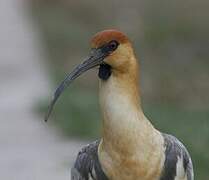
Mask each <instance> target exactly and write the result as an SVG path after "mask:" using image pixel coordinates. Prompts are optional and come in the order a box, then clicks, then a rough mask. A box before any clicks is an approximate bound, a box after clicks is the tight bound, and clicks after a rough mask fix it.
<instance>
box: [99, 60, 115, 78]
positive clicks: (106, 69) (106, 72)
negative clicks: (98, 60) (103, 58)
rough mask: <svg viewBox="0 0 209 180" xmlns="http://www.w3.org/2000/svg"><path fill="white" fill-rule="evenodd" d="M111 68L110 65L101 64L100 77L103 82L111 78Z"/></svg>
mask: <svg viewBox="0 0 209 180" xmlns="http://www.w3.org/2000/svg"><path fill="white" fill-rule="evenodd" d="M111 73H112V72H111V66H110V65H108V64H101V65H100V67H99V73H98V76H99V78H100V79H102V80H107V79H108V78H109V77H110V76H111Z"/></svg>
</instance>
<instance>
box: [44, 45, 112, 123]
mask: <svg viewBox="0 0 209 180" xmlns="http://www.w3.org/2000/svg"><path fill="white" fill-rule="evenodd" d="M107 55H108V54H107V53H105V52H104V51H102V49H100V48H98V49H92V50H91V52H90V55H89V57H87V58H86V60H84V61H83V62H82V63H81V64H79V65H78V66H77V67H75V68H74V69H73V71H72V72H71V73H69V74H68V75H67V76H66V78H65V79H64V80H63V81H62V83H61V84H60V85H59V86H58V88H57V89H56V91H55V93H54V96H53V99H52V101H51V103H50V105H49V107H48V112H47V114H46V116H45V121H47V120H48V119H49V116H50V114H51V112H52V110H53V107H54V104H55V103H56V101H57V99H58V98H59V97H60V95H61V94H62V92H63V91H64V90H65V88H66V87H68V86H69V85H70V83H71V82H72V81H73V80H74V79H76V78H77V77H79V76H80V75H81V74H83V73H84V72H85V71H87V70H89V69H91V68H93V67H96V66H98V65H100V64H101V63H102V61H103V59H104V58H105V57H106V56H107Z"/></svg>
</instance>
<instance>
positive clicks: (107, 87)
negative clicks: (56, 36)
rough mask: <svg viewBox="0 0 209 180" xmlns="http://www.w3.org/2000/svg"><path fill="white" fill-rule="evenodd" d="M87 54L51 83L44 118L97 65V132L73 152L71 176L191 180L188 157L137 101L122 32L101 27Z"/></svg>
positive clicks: (130, 52) (135, 69) (81, 179)
mask: <svg viewBox="0 0 209 180" xmlns="http://www.w3.org/2000/svg"><path fill="white" fill-rule="evenodd" d="M90 44H91V51H90V53H89V55H88V57H87V58H86V59H85V60H84V61H83V62H82V63H81V64H79V65H78V66H77V67H75V68H74V70H73V71H72V72H71V73H69V74H68V75H67V76H66V78H65V79H64V80H63V81H62V82H61V84H60V85H59V86H58V88H57V89H56V91H55V93H54V96H53V99H52V102H51V104H50V106H49V109H48V113H47V114H46V117H45V120H47V119H48V118H49V115H50V113H51V111H52V109H53V106H54V104H55V102H56V101H57V99H58V98H59V96H60V95H61V93H62V92H63V91H64V90H65V88H66V87H68V86H69V84H71V82H72V81H73V80H75V79H76V78H77V77H78V76H80V75H81V74H83V73H84V72H86V71H87V70H89V69H92V68H95V67H99V68H98V77H99V101H100V108H101V115H102V133H101V134H102V135H101V139H99V140H96V141H94V142H92V143H90V144H88V145H86V146H84V147H82V148H81V150H80V151H79V152H78V154H77V157H76V160H75V162H74V164H73V167H72V168H71V179H72V180H193V179H194V172H193V165H192V160H191V156H190V154H189V152H188V151H187V149H186V147H185V146H184V145H183V144H182V143H181V142H180V141H179V140H178V139H177V138H176V137H174V136H172V135H169V134H166V133H163V132H160V131H159V130H158V129H156V128H155V127H154V126H153V125H152V123H151V121H150V120H149V119H148V118H147V117H146V116H145V114H144V112H143V109H142V105H141V94H140V88H139V87H140V86H139V69H140V68H139V67H140V65H139V62H138V60H137V58H136V55H135V52H134V49H133V46H132V43H131V41H130V40H129V38H128V37H127V35H125V34H124V33H123V32H121V31H119V30H116V29H108V30H103V31H100V32H98V33H96V34H95V35H94V36H93V37H92V39H91V43H90Z"/></svg>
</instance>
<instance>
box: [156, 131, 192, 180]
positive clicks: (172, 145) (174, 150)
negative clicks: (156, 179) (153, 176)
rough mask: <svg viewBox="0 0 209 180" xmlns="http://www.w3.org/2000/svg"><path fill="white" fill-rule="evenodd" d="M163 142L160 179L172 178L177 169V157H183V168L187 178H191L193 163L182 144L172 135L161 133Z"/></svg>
mask: <svg viewBox="0 0 209 180" xmlns="http://www.w3.org/2000/svg"><path fill="white" fill-rule="evenodd" d="M162 135H163V137H164V142H165V148H166V150H165V163H164V170H163V173H162V176H161V179H160V180H174V179H175V177H176V173H177V172H176V171H177V169H176V168H177V162H178V158H180V157H182V158H183V168H184V172H185V173H186V176H187V180H193V179H194V175H193V165H192V160H191V157H190V155H189V153H188V151H187V149H186V148H185V147H184V145H183V144H182V143H181V142H180V141H179V140H178V139H177V138H175V137H174V136H171V135H168V134H162Z"/></svg>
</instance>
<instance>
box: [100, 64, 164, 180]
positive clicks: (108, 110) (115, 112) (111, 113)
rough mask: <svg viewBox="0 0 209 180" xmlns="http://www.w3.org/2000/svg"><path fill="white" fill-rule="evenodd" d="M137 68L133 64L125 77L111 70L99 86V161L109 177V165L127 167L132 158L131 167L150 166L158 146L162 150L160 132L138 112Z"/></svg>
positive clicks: (139, 106)
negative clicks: (101, 118)
mask: <svg viewBox="0 0 209 180" xmlns="http://www.w3.org/2000/svg"><path fill="white" fill-rule="evenodd" d="M137 68H138V66H137V65H136V64H135V65H134V66H132V67H131V68H130V70H129V71H128V72H127V71H126V73H124V72H122V71H117V70H113V72H112V75H111V77H110V78H109V79H108V80H107V81H101V82H100V105H101V109H102V113H103V135H102V143H101V144H100V147H99V158H100V160H101V161H102V162H101V164H102V166H103V168H104V170H105V172H106V173H107V174H111V172H108V171H112V172H113V170H111V169H113V166H114V165H113V164H111V163H113V162H118V164H121V162H126V163H128V162H129V163H130V161H129V160H127V159H131V158H130V157H132V158H134V156H136V160H134V163H133V162H132V163H133V164H135V163H136V162H139V164H140V163H141V165H143V166H146V164H147V165H148V164H149V162H148V161H150V160H149V156H151V154H152V152H153V148H155V149H156V152H158V149H157V148H156V146H157V144H159V143H161V144H162V146H163V140H162V139H161V136H160V134H159V132H158V131H157V130H155V129H154V127H153V126H152V124H151V123H150V122H149V121H148V120H147V118H146V117H145V116H144V114H143V111H142V109H141V105H140V95H139V90H138V69H137ZM158 147H159V146H158ZM159 152H160V150H159ZM107 156H108V157H107ZM159 156H161V155H159ZM155 157H156V163H159V162H158V161H159V158H158V156H155ZM108 159H109V160H108ZM122 159H123V160H122ZM124 159H126V160H124ZM110 161H111V162H110ZM135 165H136V164H135ZM137 166H140V165H137ZM108 167H109V168H108ZM118 168H119V167H118ZM121 168H122V167H121ZM142 168H143V167H142ZM108 169H109V170H108ZM139 169H140V167H139ZM141 170H142V169H141ZM140 173H141V172H140ZM110 176H111V175H110Z"/></svg>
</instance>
